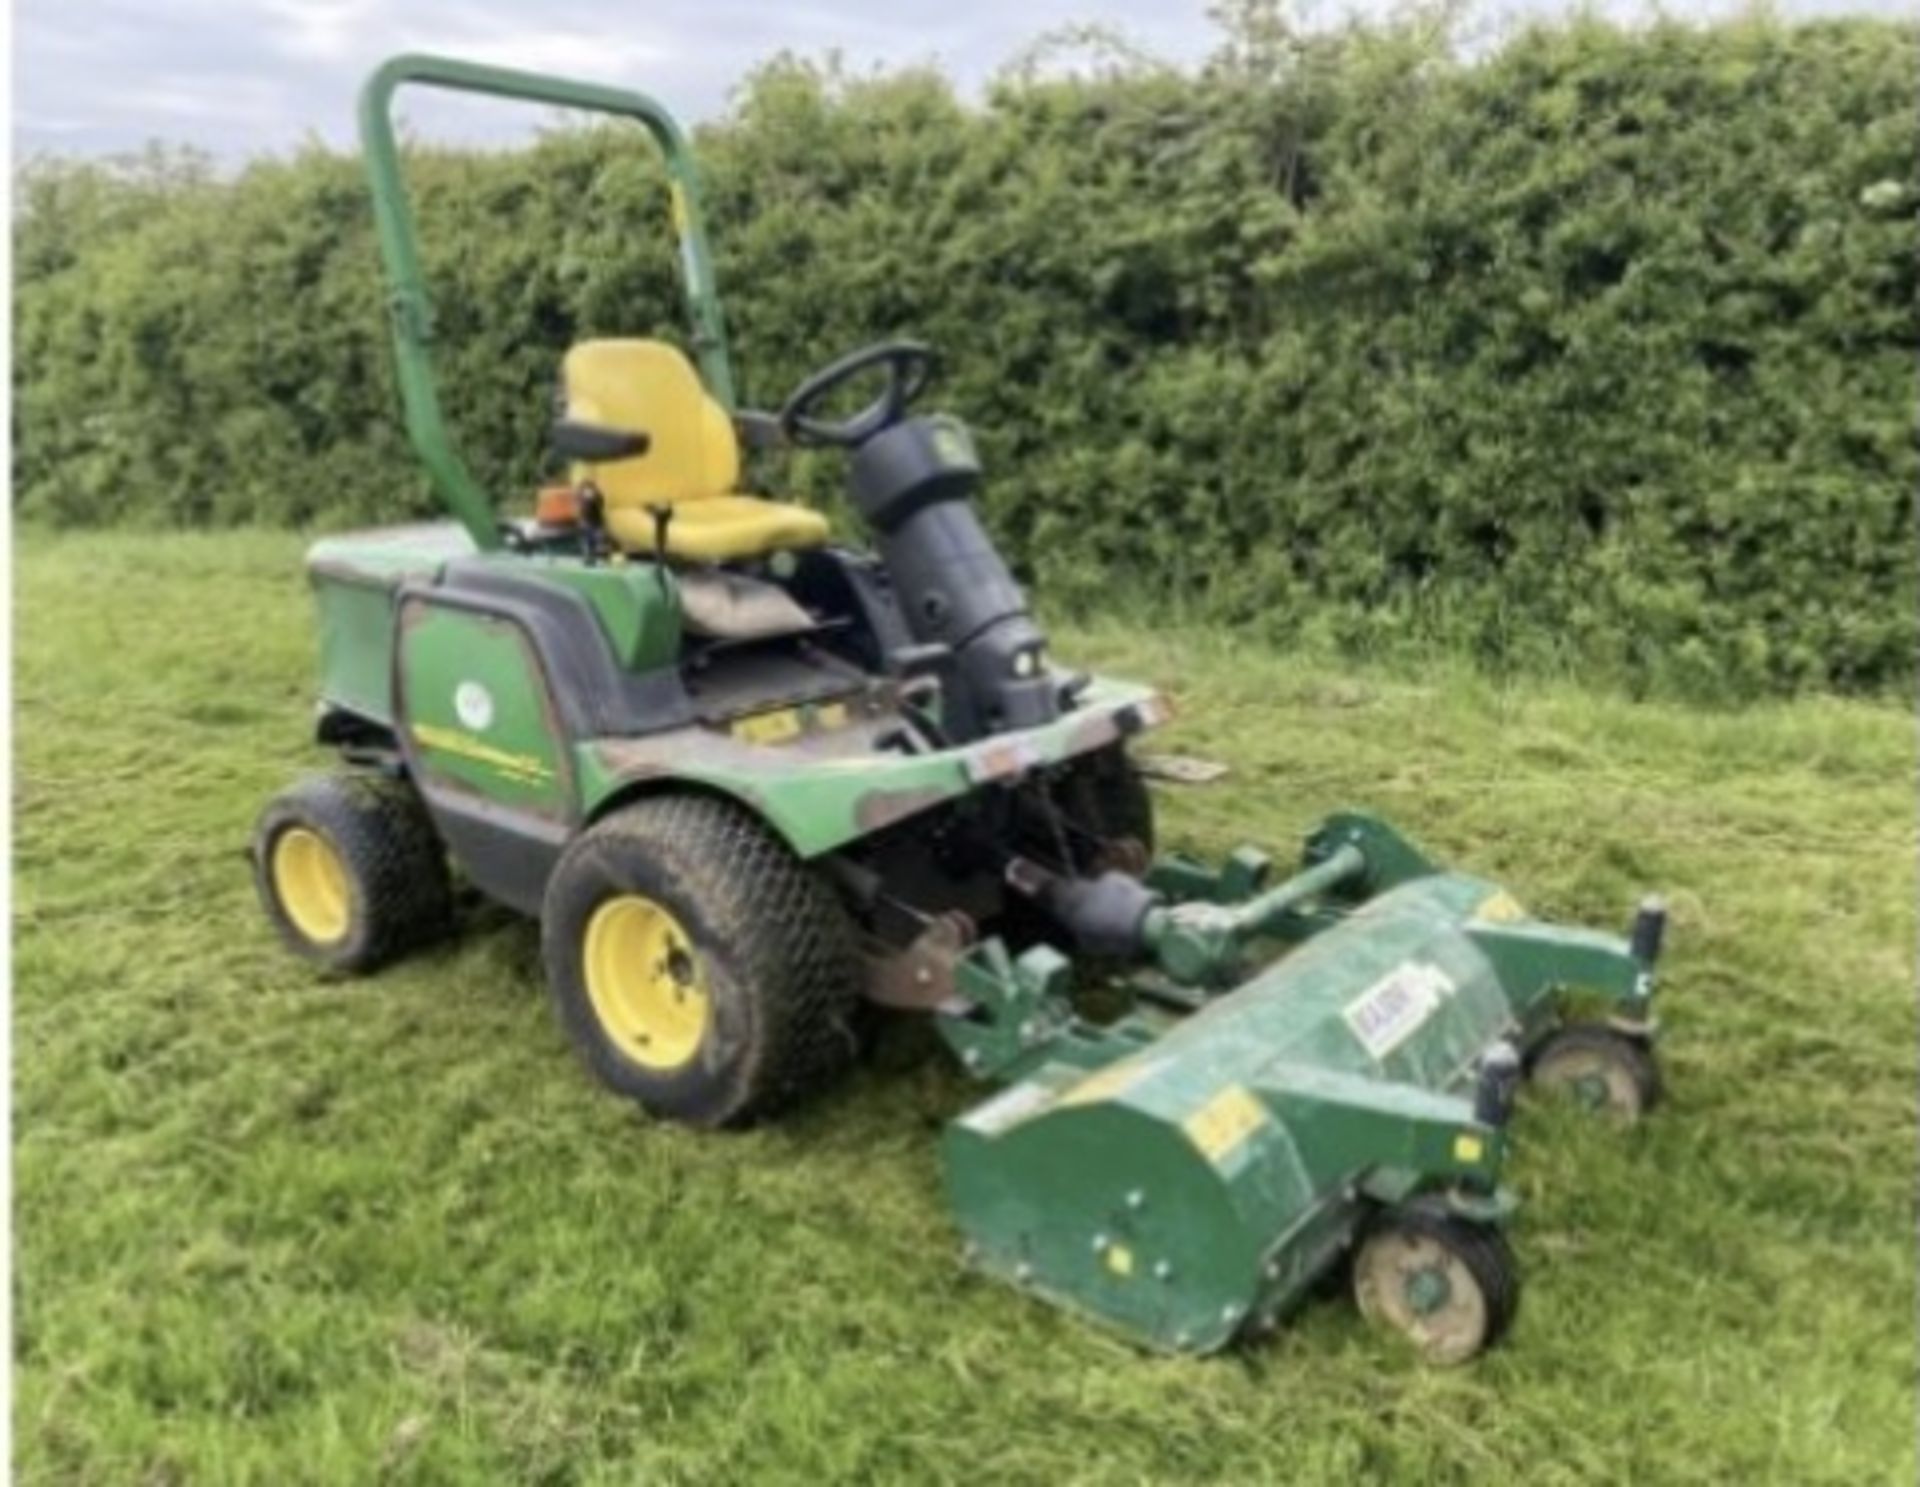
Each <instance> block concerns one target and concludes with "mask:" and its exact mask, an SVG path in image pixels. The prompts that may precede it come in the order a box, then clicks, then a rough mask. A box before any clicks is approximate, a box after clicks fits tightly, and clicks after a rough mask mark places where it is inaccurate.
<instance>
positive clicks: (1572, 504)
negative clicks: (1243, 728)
mask: <svg viewBox="0 0 1920 1487" xmlns="http://www.w3.org/2000/svg"><path fill="white" fill-rule="evenodd" d="M1270 14H1271V13H1270V11H1269V10H1268V7H1267V6H1265V5H1263V4H1261V3H1258V0H1253V3H1250V4H1248V5H1247V6H1246V7H1245V9H1244V13H1243V15H1242V18H1241V20H1240V21H1239V22H1238V23H1237V25H1236V29H1235V31H1234V32H1233V34H1232V35H1231V36H1230V37H1228V38H1227V40H1226V41H1225V42H1224V43H1223V46H1222V49H1221V52H1220V54H1219V55H1218V56H1217V57H1216V58H1215V59H1214V60H1213V61H1212V62H1211V63H1209V64H1208V65H1207V66H1206V67H1205V68H1203V69H1201V70H1198V71H1196V72H1180V71H1175V70H1172V69H1166V68H1160V67H1156V66H1152V65H1145V64H1138V63H1134V64H1129V65H1124V66H1119V65H1116V66H1109V67H1105V68H1096V69H1094V70H1093V71H1092V72H1091V73H1088V74H1086V75H1082V76H1078V77H1072V78H1062V77H1059V76H1048V75H1046V74H1045V73H1044V72H1043V71H1038V70H1034V69H1028V70H1024V71H1015V72H1010V73H1009V74H1008V75H1007V76H1006V77H1005V78H1004V79H1003V80H1002V81H1001V82H1000V83H999V84H998V85H997V86H996V87H995V88H994V90H993V91H992V93H991V95H990V97H989V98H988V100H987V101H986V102H985V103H984V105H982V106H977V107H970V106H966V105H963V104H962V103H960V102H958V101H956V99H955V97H954V95H953V94H952V92H951V91H950V89H949V88H948V86H947V85H946V84H945V83H944V82H943V81H942V80H941V79H940V78H939V77H937V76H934V75H931V74H928V73H925V72H918V71H915V72H902V73H895V74H891V75H886V76H881V77H875V78H866V79H857V80H856V79H848V78H845V77H843V76H840V75H838V74H837V73H835V72H834V71H833V70H831V69H821V68H816V67H813V66H810V65H806V64H801V63H796V62H793V61H790V60H783V61H780V62H777V63H774V64H772V65H770V66H769V67H767V68H766V69H764V70H763V71H762V72H760V73H759V74H758V75H756V76H755V77H754V78H753V79H752V80H751V82H750V84H749V85H748V86H747V88H746V89H745V90H744V91H743V94H742V95H741V98H740V101H739V102H738V104H737V105H736V107H735V108H734V110H733V112H732V113H731V114H730V115H729V117H727V118H726V119H725V120H724V121H722V122H721V123H719V124H717V125H715V126H713V127H710V128H707V129H704V130H702V131H701V132H700V134H699V138H698V144H699V149H700V152H701V156H702V160H703V164H704V167H705V171H706V174H707V178H708V196H709V207H710V211H711V216H712V219H713V224H712V225H713V231H714V235H715V240H716V247H717V249H718V254H719V268H720V275H721V284H722V288H723V291H724V292H725V293H726V294H727V297H728V311H729V315H730V317H731V320H732V324H733V327H734V331H735V353H736V360H737V362H738V364H739V367H740V370H741V373H742V382H743V386H744V389H745V392H746V394H747V396H748V398H749V399H750V400H753V401H757V402H760V403H763V404H764V403H776V402H777V401H778V400H779V398H780V397H781V396H782V395H783V394H784V392H785V391H786V390H787V389H788V388H789V387H790V386H791V384H792V383H793V382H794V381H795V380H796V378H797V377H798V376H799V375H800V374H801V373H803V372H804V371H805V370H807V369H809V368H811V367H812V366H814V365H815V364H817V363H820V362H822V361H824V360H826V359H827V358H828V357H830V356H833V355H837V354H839V353H840V352H842V351H845V350H847V349H849V348H851V347H853V346H856V345H859V344H861V343H863V342H866V341H868V340H872V339H875V338H877V337H880V336H886V335H892V334H896V333H911V334H914V335H917V336H920V337H923V338H925V339H927V340H930V341H932V342H934V343H936V344H937V345H938V346H940V347H941V348H942V349H943V351H944V352H945V353H946V355H947V359H948V366H949V372H948V375H947V377H946V380H945V382H944V384H943V387H942V389H941V392H940V398H939V401H940V402H942V403H943V404H945V405H947V406H949V407H951V408H953V409H955V410H956V411H959V412H962V413H963V414H964V415H965V416H967V417H968V418H969V419H970V420H972V421H973V422H974V423H975V424H976V425H977V426H978V427H979V428H980V430H981V432H982V435H983V443H984V446H985V449H986V451H987V453H988V456H989V459H990V461H991V473H992V476H993V483H992V487H991V491H990V494H989V495H988V497H987V506H988V511H989V518H990V521H991V523H992V525H993V527H994V528H995V529H996V531H997V532H998V533H999V534H1000V535H1001V537H1002V538H1003V540H1004V541H1005V542H1006V543H1007V544H1008V547H1009V550H1010V551H1011V552H1012V553H1013V554H1014V555H1015V557H1016V560H1017V561H1018V563H1019V565H1020V566H1021V567H1022V569H1023V570H1024V571H1025V572H1026V573H1027V574H1029V575H1030V576H1032V577H1033V578H1035V579H1037V580H1038V581H1039V582H1040V583H1042V584H1043V585H1045V587H1046V589H1047V592H1048V596H1049V600H1050V602H1051V603H1052V604H1054V605H1068V604H1095V605H1097V604H1103V603H1104V604H1115V603H1124V604H1126V605H1128V606H1129V607H1130V608H1134V609H1136V610H1142V611H1146V610H1153V609H1170V610H1177V611H1178V612H1179V613H1181V614H1183V615H1185V616H1188V617H1192V618H1203V619H1209V620H1217V621H1222V622H1226V623H1231V624H1238V625H1243V626H1245V627H1247V628H1248V629H1249V630H1250V631H1251V632H1254V633H1256V634H1258V635H1260V636H1261V637H1263V638H1266V639H1279V640H1293V641H1306V642H1312V643H1326V642H1332V643H1335V644H1338V645H1341V646H1343V647H1346V648H1349V649H1353V650H1363V651H1378V650H1383V649H1388V650H1391V649H1396V648H1400V647H1403V646H1406V645H1409V644H1413V645H1425V644H1429V643H1436V642H1437V643H1444V644H1447V645H1455V646H1458V645H1464V646H1466V647H1469V648H1470V649H1472V650H1473V651H1474V652H1475V653H1477V654H1479V655H1480V656H1482V657H1483V658H1485V659H1486V660H1487V661H1489V662H1490V663H1493V664H1498V665H1517V666H1521V667H1525V668H1529V669H1538V668H1541V667H1559V666H1570V667H1579V668H1582V669H1585V670H1590V671H1591V670H1599V671H1602V672H1605V673H1608V674H1611V675H1615V676H1618V677H1622V678H1625V679H1627V680H1629V681H1630V682H1633V683H1637V684H1650V685H1660V686H1663V687H1666V686H1677V687H1683V688H1688V689H1693V690H1699V689H1707V690H1710V691H1714V692H1720V693H1745V692H1752V691H1756V690H1762V689H1770V688H1771V689H1792V688H1799V687H1806V686H1838V687H1846V688H1873V687H1882V686H1887V685H1902V684H1904V683H1905V682H1906V680H1907V678H1908V674H1909V672H1910V669H1911V665H1912V658H1913V654H1914V647H1915V639H1916V616H1915V583H1914V579H1915V561H1916V552H1915V544H1914V540H1913V529H1912V522H1911V514H1912V496H1913V492H1914V489H1915V483H1916V461H1915V455H1914V447H1913V443H1912V439H1911V432H1910V431H1911V421H1912V415H1913V409H1914V401H1915V378H1914V355H1915V347H1916V345H1917V344H1920V328H1917V327H1916V308H1915V293H1916V283H1915V253H1914V249H1915V237H1914V230H1913V217H1914V206H1915V202H1916V191H1915V189H1914V184H1913V180H1912V173H1913V164H1912V158H1913V113H1912V110H1913V82H1912V79H1913V64H1914V50H1915V48H1914V43H1915V40H1916V34H1917V33H1916V28H1913V27H1909V26H1902V25H1895V24H1892V23H1886V22H1871V21H1845V22H1831V23H1821V24H1815V25H1798V26H1789V25H1786V24H1784V23H1781V22H1778V21H1775V20H1770V19H1765V18H1747V19H1741V20H1738V21H1734V22H1730V23H1727V24H1722V25H1718V26H1714V27H1710V28H1693V27H1687V26H1682V25H1678V24H1661V25H1658V26H1655V27H1653V28H1651V29H1645V30H1628V29H1621V28H1617V27H1614V26H1612V25H1609V24H1607V23H1604V22H1601V21H1597V20H1577V21H1570V22H1567V23H1564V24H1560V25H1556V26H1553V27H1548V28H1539V29H1533V30H1528V31H1525V32H1523V33H1520V34H1518V35H1515V36H1513V37H1511V38H1510V39H1509V40H1507V41H1506V42H1505V43H1504V44H1503V45H1502V46H1500V47H1499V49H1498V50H1497V51H1495V52H1493V53H1491V54H1490V55H1486V56H1482V57H1480V58H1478V59H1474V60H1463V59H1462V58H1461V57H1460V56H1459V55H1458V54H1457V53H1456V52H1454V51H1453V50H1451V49H1450V48H1449V47H1448V45H1447V44H1446V42H1445V39H1444V37H1443V36H1441V35H1439V34H1438V33H1437V32H1436V31H1434V30H1432V29H1429V28H1425V27H1423V26H1422V25H1420V24H1417V23H1407V24H1402V25H1397V26H1393V27H1356V28H1353V29H1349V30H1345V31H1341V32H1339V33H1337V34H1326V35H1320V36H1316V37H1312V38H1299V37H1293V36H1289V35H1287V34H1285V33H1284V32H1282V31H1279V30H1277V29H1276V28H1274V27H1272V26H1271V24H1270V23H1269V22H1270ZM347 104H348V100H346V99H342V100H341V106H342V109H343V110H344V109H345V108H346V107H347ZM413 173H414V179H415V181H416V189H417V195H418V201H419V210H420V217H421V222H422V230H423V234H424V236H425V239H426V242H427V245H428V256H429V260H430V264H429V267H430V271H431V273H432V275H433V276H434V282H435V284H436V286H437V288H436V308H437V311H438V315H439V324H440V327H441V331H442V336H443V355H444V364H445V368H446V380H445V388H446V395H447V401H448V402H449V405H450V410H451V412H452V414H453V416H454V418H455V420H456V423H457V426H458V428H459V429H460V430H461V433H462V437H463V441H464V446H465V448H466V449H467V450H468V452H469V454H470V457H471V459H472V462H473V464H474V466H475V468H476V472H477V473H478V474H479V475H480V476H481V477H482V478H483V480H485V481H487V482H490V483H491V485H492V487H493V488H496V489H498V490H500V491H501V492H503V501H506V502H509V503H511V502H515V501H518V500H519V499H520V493H522V492H525V491H526V490H528V489H529V488H530V486H531V485H532V483H533V482H534V481H535V479H536V478H537V474H538V469H539V464H540V458H541V449H542V444H543V425H544V421H545V419H546V417H547V415H548V407H549V403H548V394H549V391H550V387H551V382H552V378H553V374H554V369H555V363H556V357H557V355H558V353H559V351H560V350H561V349H562V348H563V347H564V346H565V345H566V344H567V343H568V342H569V341H570V340H571V339H573V338H575V337H579V336H583V335H589V334H604V333H610V332H635V331H649V330H651V331H659V330H662V329H670V328H671V327H672V326H673V325H674V324H675V323H676V306H677V299H676V291H675V288H674V281H673V265H672V262H671V258H670V255H669V244H668V241H667V231H666V223H665V204H664V190H663V187H662V182H661V177H660V173H659V171H658V168H657V165H656V162H655V161H654V160H653V158H652V156H651V153H650V151H649V149H647V148H646V147H645V145H644V143H643V142H640V141H637V140H636V139H635V138H633V137H631V136H629V135H627V134H624V133H620V132H617V131H607V130H599V131H572V132H556V133H551V134H548V135H547V136H545V137H544V138H543V139H542V140H541V142H540V143H538V144H537V145H535V146H533V147H531V148H527V149H523V150H519V151H515V152H509V153H484V152H458V151H446V150H430V149H425V148H422V149H420V150H417V151H416V152H415V156H414V160H413ZM15 194H16V200H17V202H18V203H19V206H20V211H19V214H18V225H17V227H16V243H15V255H16V274H17V280H16V286H15V304H14V311H15V321H14V331H15V337H16V357H15V365H14V374H13V375H14V394H15V415H14V416H15V434H14V437H15V468H14V480H15V499H16V502H17V504H18V510H19V512H20V513H21V515H22V516H24V517H25V518H27V519H29V520H34V521H46V522H52V523H60V524H84V523H103V522H123V521H124V522H138V523H169V524H187V525H218V524H225V523H240V522H267V523H296V524H335V523H341V522H349V521H362V520H370V519H386V518H391V517H395V516H399V515H402V514H405V513H407V512H414V511H422V510H426V509H428V508H429V500H428V497H427V494H426V491H425V489H424V487H423V485H422V484H421V482H420V480H419V478H418V475H417V473H416V471H415V468H414V466H413V465H412V464H411V462H410V459H409V456H408V453H407V451H406V449H405V447H404V445H403V441H402V438H401V435H400V433H399V430H398V422H397V418H396V410H395V398H394V392H393V386H392V379H391V371H390V368H389V365H388V352H387V346H386V342H385V324H384V320H383V311H382V307H381V300H382V296H381V290H380V286H379V282H378V277H377V275H378V265H377V261H376V257H375V253H374V249H373V243H372V231H371V222H370V218H369V213H368V208H367V202H366V195H365V190H364V186H363V183H362V180H361V176H360V172H359V169H358V166H357V164H356V163H355V162H354V161H352V160H351V159H345V158H341V157H338V156H335V155H332V154H328V153H326V152H324V151H321V150H318V149H315V150H310V151H307V152H305V153H302V154H301V155H300V156H298V157H297V158H295V159H292V160H284V161H267V162H262V163H259V164H255V165H253V166H250V167H249V168H247V169H246V170H245V171H244V172H242V173H241V174H239V176H238V177H237V178H222V177H219V176H217V175H216V174H214V173H211V172H208V171H207V170H205V169H204V168H200V167H197V166H195V165H193V164H192V163H191V162H183V161H182V160H181V159H180V158H178V157H175V156H168V155H164V154H162V155H156V156H155V157H153V158H151V159H149V160H148V161H147V162H145V163H144V164H136V165H133V166H128V165H125V164H122V165H118V166H103V165H83V164H73V163H53V162H41V163H38V164H36V165H32V166H29V167H28V168H27V169H25V170H24V171H23V172H22V173H21V174H20V177H19V179H18V180H17V181H16V184H15ZM780 478H781V479H783V480H785V481H786V482H788V484H790V485H792V486H795V487H797V488H798V489H799V490H800V491H801V492H802V493H803V494H806V495H808V496H811V497H813V498H816V499H829V500H830V499H832V495H831V492H832V489H833V481H834V478H835V472H834V470H833V468H832V464H831V461H830V460H828V459H827V458H826V457H810V458H803V459H801V460H799V461H797V462H796V466H795V468H793V469H792V470H790V471H788V472H784V473H783V474H782V475H781V477H780Z"/></svg>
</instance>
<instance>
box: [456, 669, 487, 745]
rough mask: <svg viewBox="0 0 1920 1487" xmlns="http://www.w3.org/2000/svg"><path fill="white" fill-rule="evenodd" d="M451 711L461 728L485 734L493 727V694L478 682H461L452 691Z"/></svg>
mask: <svg viewBox="0 0 1920 1487" xmlns="http://www.w3.org/2000/svg"><path fill="white" fill-rule="evenodd" d="M453 710H454V712H456V713H457V714H459V717H460V723H461V726H462V727H466V728H471V729H472V730H473V731H474V732H475V733H485V732H486V731H487V730H488V729H489V728H491V727H492V726H493V693H491V692H489V691H488V690H487V689H486V688H485V687H483V686H481V685H480V683H478V682H462V683H460V685H459V686H457V687H455V688H454V689H453Z"/></svg>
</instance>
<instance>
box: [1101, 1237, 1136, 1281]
mask: <svg viewBox="0 0 1920 1487" xmlns="http://www.w3.org/2000/svg"><path fill="white" fill-rule="evenodd" d="M1107 1269H1109V1270H1111V1271H1112V1272H1113V1273H1114V1274H1115V1275H1132V1274H1133V1251H1132V1250H1130V1249H1128V1248H1127V1247H1126V1246H1125V1245H1124V1244H1110V1245H1108V1246H1107Z"/></svg>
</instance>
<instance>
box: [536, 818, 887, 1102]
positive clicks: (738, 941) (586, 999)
mask: <svg viewBox="0 0 1920 1487" xmlns="http://www.w3.org/2000/svg"><path fill="white" fill-rule="evenodd" d="M541 943H542V953H543V956H544V958H545V961H546V967H547V981H548V985H549V987H550V989H551V991H552V993H553V998H554V1005H555V1010H556V1011H557V1013H558V1015H559V1018H560V1022H561V1025H562V1026H563V1027H564V1028H565V1029H566V1031H567V1033H568V1036H569V1037H570V1038H571V1039H572V1041H573V1043H574V1045H575V1047H576V1048H577V1049H578V1050H579V1052H580V1055H581V1058H582V1059H583V1060H584V1062H585V1063H586V1065H587V1067H588V1068H589V1069H590V1070H591V1071H592V1072H593V1073H594V1074H595V1075H596V1076H597V1077H598V1078H599V1079H600V1080H601V1082H602V1083H604V1084H606V1085H607V1086H609V1087H610V1088H612V1089H614V1090H616V1091H617V1092H619V1093H620V1094H623V1095H625V1096H627V1097H628V1098H629V1099H632V1100H635V1101H637V1102H639V1103H640V1104H641V1105H642V1106H644V1107H645V1108H646V1109H647V1110H649V1111H651V1112H652V1113H654V1114H656V1115H660V1116H664V1117H666V1118H669V1119H672V1120H678V1121H682V1122H685V1123H687V1124H689V1125H696V1126H737V1125H745V1124H748V1123H750V1122H751V1121H753V1120H755V1119H758V1118H760V1117H762V1116H765V1115H769V1114H772V1113H773V1112H774V1111H776V1110H778V1109H780V1108H781V1107H783V1106H785V1105H787V1104H789V1103H791V1102H792V1101H794V1100H796V1099H798V1098H800V1097H802V1096H804V1095H806V1094H809V1093H811V1092H813V1091H814V1090H816V1089H818V1088H820V1087H821V1086H823V1085H824V1084H826V1083H827V1082H828V1081H829V1080H831V1079H832V1077H833V1076H834V1075H836V1074H838V1073H839V1072H840V1070H841V1069H842V1068H843V1067H844V1066H845V1065H846V1064H847V1063H848V1062H850V1061H851V1059H852V1057H853V1054H854V1052H855V1050H856V1046H857V1041H856V1037H855V1032H854V1012H855V1004H856V1000H857V997H858V979H857V978H858V962H857V955H856V949H855V940H854V936H853V932H852V928H851V926H850V924H849V923H848V921H847V918H846V913H845V911H844V910H843V909H842V907H841V905H840V902H839V900H838V899H837V898H836V897H835V896H834V894H833V891H832V890H831V889H830V888H829V887H828V886H827V885H826V883H824V882H823V881H822V880H821V879H820V878H819V876H818V875H817V874H815V873H814V872H813V871H812V870H811V869H809V868H808V867H807V865H806V864H805V863H803V862H801V861H800V860H799V859H798V858H796V857H795V856H794V855H793V853H792V852H791V851H789V850H788V849H787V847H786V845H785V844H784V843H783V842H781V841H779V840H778V839H777V838H776V837H774V836H773V835H772V834H771V833H769V832H768V831H767V829H766V828H765V827H763V826H762V825H761V824H760V823H759V822H758V821H756V820H754V818H753V817H752V816H750V815H749V814H747V813H746V812H745V811H743V810H741V809H740V808H739V807H737V806H734V805H732V804H729V803H728V802H725V801H721V800H715V799H712V798H709V797H706V796H699V795H662V796H656V797H653V798H651V799H645V800H641V801H639V802H637V803H635V804H633V805H630V806H627V807H626V808H624V809H622V810H619V811H616V812H615V813H614V814H612V815H610V816H608V817H607V818H606V819H604V820H602V821H600V822H598V823H596V824H595V825H593V826H592V827H589V828H588V829H587V830H586V831H584V832H582V833H581V834H580V835H579V836H578V837H576V838H575V839H574V841H573V843H572V845H570V846H569V847H568V848H567V850H566V853H565V854H564V855H563V856H562V857H561V859H560V862H559V865H558V866H557V867H556V868H555V869H554V872H553V877H552V879H551V880H550V882H549V883H548V886H547V898H546V905H545V910H544V912H543V914H542V916H541Z"/></svg>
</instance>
